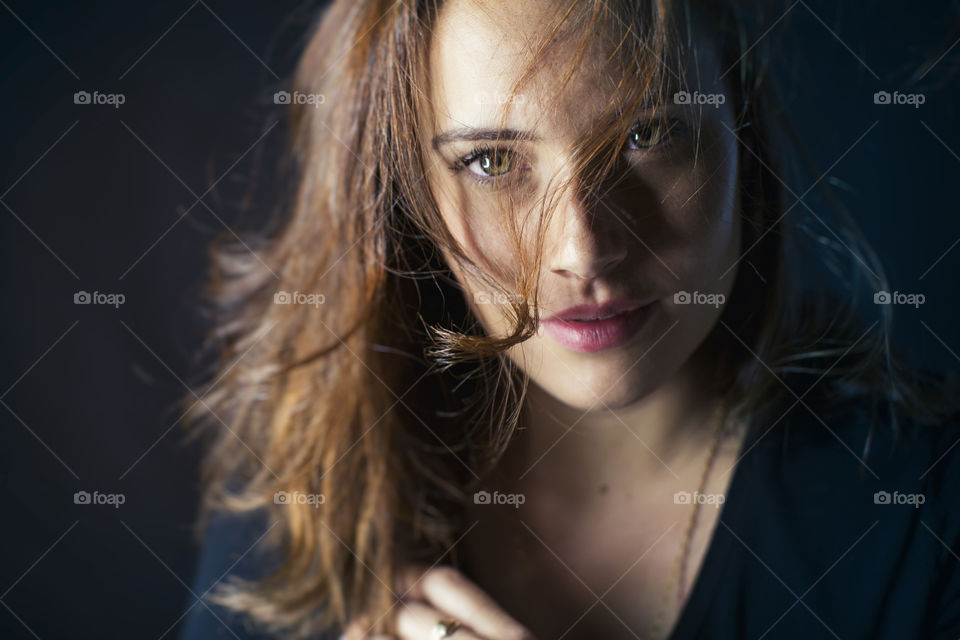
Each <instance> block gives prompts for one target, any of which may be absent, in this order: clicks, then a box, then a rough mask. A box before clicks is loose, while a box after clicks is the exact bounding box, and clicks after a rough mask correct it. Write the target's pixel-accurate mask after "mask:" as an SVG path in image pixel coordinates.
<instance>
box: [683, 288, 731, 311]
mask: <svg viewBox="0 0 960 640" xmlns="http://www.w3.org/2000/svg"><path fill="white" fill-rule="evenodd" d="M726 300H727V297H726V296H725V295H723V294H722V293H701V292H700V291H694V292H693V293H691V292H689V291H677V292H676V293H675V294H673V304H707V305H710V306H712V307H714V308H717V309H719V308H720V306H721V305H722V304H723V303H724V302H726Z"/></svg>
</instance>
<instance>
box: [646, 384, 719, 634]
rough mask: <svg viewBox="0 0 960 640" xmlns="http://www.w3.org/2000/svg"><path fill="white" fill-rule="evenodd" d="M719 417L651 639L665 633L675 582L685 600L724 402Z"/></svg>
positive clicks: (717, 449)
mask: <svg viewBox="0 0 960 640" xmlns="http://www.w3.org/2000/svg"><path fill="white" fill-rule="evenodd" d="M716 413H717V418H716V425H715V426H714V430H713V444H712V445H711V446H710V453H709V455H708V456H707V461H706V462H705V463H704V465H703V472H702V473H701V475H700V486H699V488H698V489H697V493H695V494H694V495H693V496H692V498H693V499H692V500H691V502H693V513H692V514H690V521H689V522H688V523H687V529H686V531H685V532H684V534H683V545H682V546H681V547H680V552H679V553H678V554H677V558H676V560H675V562H674V567H673V571H671V573H670V577H669V578H668V580H667V586H666V588H665V589H664V593H663V601H662V603H661V604H660V610H659V611H658V612H657V615H656V617H655V618H654V620H653V626H652V627H651V629H650V634H649V636H648V637H649V638H650V640H660V637H661V634H662V633H663V623H664V618H665V617H666V615H667V607H668V606H669V603H670V594H671V592H672V590H673V583H674V582H676V583H677V594H676V595H677V602H680V603H682V602H683V584H684V576H685V573H686V564H687V556H688V555H689V553H690V544H691V542H692V540H693V531H694V528H695V527H696V524H697V517H698V515H699V514H700V503H699V501H698V500H697V497H698V496H700V495H701V494H703V491H704V489H705V488H706V485H707V478H708V477H709V475H710V470H711V469H712V468H713V463H714V460H715V459H716V457H717V453H718V451H719V450H720V442H721V441H722V439H723V438H722V437H721V436H722V435H723V431H724V429H723V427H724V425H725V424H726V411H725V408H724V405H723V403H721V404H720V405H719V406H718V407H717V411H716Z"/></svg>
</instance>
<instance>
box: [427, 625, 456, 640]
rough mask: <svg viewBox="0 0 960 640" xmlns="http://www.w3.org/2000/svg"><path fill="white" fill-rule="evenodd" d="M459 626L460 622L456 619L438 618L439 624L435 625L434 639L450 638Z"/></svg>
mask: <svg viewBox="0 0 960 640" xmlns="http://www.w3.org/2000/svg"><path fill="white" fill-rule="evenodd" d="M459 628H460V623H459V622H457V621H456V620H438V621H437V624H435V625H433V640H443V638H449V637H450V636H452V635H453V633H454V632H455V631H456V630H457V629H459Z"/></svg>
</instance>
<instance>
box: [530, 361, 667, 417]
mask: <svg viewBox="0 0 960 640" xmlns="http://www.w3.org/2000/svg"><path fill="white" fill-rule="evenodd" d="M595 357H596V356H591V358H595ZM576 360H579V359H576ZM635 362H636V357H632V358H616V359H614V361H610V362H595V363H589V364H585V363H584V362H582V360H581V361H580V362H577V361H573V362H569V361H563V362H559V361H556V359H554V358H548V359H546V360H545V361H544V363H543V366H542V367H540V370H539V371H536V372H530V373H531V374H532V375H531V376H530V380H531V382H532V383H533V384H535V385H536V386H537V387H539V388H540V389H541V390H543V391H544V392H545V393H547V394H549V395H550V396H552V397H554V398H556V399H557V400H559V401H560V402H563V403H564V404H566V405H567V406H569V407H571V408H573V409H579V410H581V411H591V410H601V409H622V408H624V407H628V406H630V405H632V404H635V403H636V402H638V401H640V400H641V399H643V397H644V396H646V395H647V394H649V393H651V392H652V391H654V390H655V389H657V387H659V386H660V385H661V384H663V383H664V381H665V380H666V377H667V375H666V374H667V373H669V372H670V371H672V370H673V369H675V368H677V367H675V366H672V365H673V364H674V363H661V362H654V361H653V360H650V359H649V358H645V359H644V361H643V362H641V363H638V364H636V366H632V365H633V364H634V363H635ZM677 365H678V366H679V363H677Z"/></svg>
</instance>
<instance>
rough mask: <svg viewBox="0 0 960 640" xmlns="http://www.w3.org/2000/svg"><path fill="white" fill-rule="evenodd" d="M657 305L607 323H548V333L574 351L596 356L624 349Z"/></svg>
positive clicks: (557, 321)
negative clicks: (601, 352)
mask: <svg viewBox="0 0 960 640" xmlns="http://www.w3.org/2000/svg"><path fill="white" fill-rule="evenodd" d="M652 312H653V304H648V305H644V306H642V307H638V308H636V309H631V310H630V311H627V312H626V313H621V314H620V315H616V316H613V317H612V318H607V319H605V320H588V321H582V320H556V319H549V320H544V321H543V323H542V326H543V330H544V332H545V333H546V334H547V335H548V336H550V337H551V338H553V339H554V340H556V341H557V342H559V343H560V344H562V345H563V346H565V347H567V348H568V349H573V350H574V351H581V352H583V353H596V352H597V351H604V350H606V349H614V348H616V347H619V346H622V345H623V344H625V343H626V342H628V341H629V340H630V338H632V337H633V336H634V335H636V333H637V332H638V331H639V330H640V328H641V327H643V325H644V324H646V321H647V319H648V318H649V317H650V315H651V313H652Z"/></svg>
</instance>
